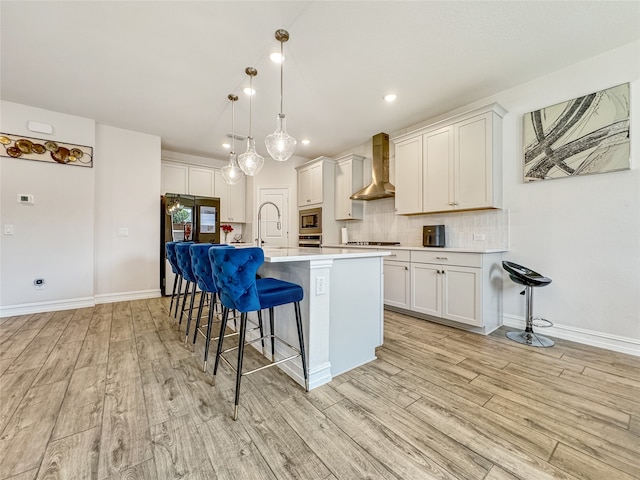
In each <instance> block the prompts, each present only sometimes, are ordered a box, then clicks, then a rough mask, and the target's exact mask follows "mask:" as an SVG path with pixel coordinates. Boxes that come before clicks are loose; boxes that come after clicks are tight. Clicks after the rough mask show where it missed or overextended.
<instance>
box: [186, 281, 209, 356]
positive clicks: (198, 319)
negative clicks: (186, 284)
mask: <svg viewBox="0 0 640 480" xmlns="http://www.w3.org/2000/svg"><path fill="white" fill-rule="evenodd" d="M194 284H195V282H194ZM195 293H196V289H195V287H194V289H193V293H192V294H191V309H190V310H189V317H188V318H187V328H186V330H185V331H184V343H185V344H186V343H187V341H188V340H189V329H190V328H191V313H192V312H193V300H194V297H195ZM203 306H204V292H200V302H199V303H198V316H197V317H196V324H195V328H194V331H195V332H196V333H198V325H200V318H201V317H202V307H203ZM193 343H194V344H195V343H196V338H195V335H194V337H193Z"/></svg>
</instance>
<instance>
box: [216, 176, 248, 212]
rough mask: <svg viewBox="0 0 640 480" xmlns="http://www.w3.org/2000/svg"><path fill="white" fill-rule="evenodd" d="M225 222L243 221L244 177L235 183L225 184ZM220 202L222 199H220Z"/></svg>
mask: <svg viewBox="0 0 640 480" xmlns="http://www.w3.org/2000/svg"><path fill="white" fill-rule="evenodd" d="M227 187H228V192H229V193H228V196H227V200H228V201H227V219H226V220H225V221H227V222H236V223H244V222H245V219H246V216H245V191H246V177H242V179H241V180H240V181H239V182H238V183H237V184H235V185H227ZM221 202H222V201H221Z"/></svg>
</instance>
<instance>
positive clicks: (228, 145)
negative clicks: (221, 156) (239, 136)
mask: <svg viewBox="0 0 640 480" xmlns="http://www.w3.org/2000/svg"><path fill="white" fill-rule="evenodd" d="M222 148H226V149H229V148H231V144H230V143H223V144H222Z"/></svg>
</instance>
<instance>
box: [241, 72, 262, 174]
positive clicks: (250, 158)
mask: <svg viewBox="0 0 640 480" xmlns="http://www.w3.org/2000/svg"><path fill="white" fill-rule="evenodd" d="M244 71H245V73H246V74H247V75H249V92H250V93H249V136H248V137H247V151H246V152H245V153H243V154H242V155H240V156H239V157H238V165H240V168H241V169H242V171H243V172H244V173H245V175H248V176H250V177H252V176H254V175H255V174H257V173H258V172H259V171H260V169H261V168H262V166H263V165H264V158H263V157H262V156H261V155H258V152H256V141H255V140H254V138H253V135H252V133H251V113H252V112H251V97H253V92H254V90H253V77H255V76H256V75H258V70H256V69H255V68H253V67H247V68H245V70H244Z"/></svg>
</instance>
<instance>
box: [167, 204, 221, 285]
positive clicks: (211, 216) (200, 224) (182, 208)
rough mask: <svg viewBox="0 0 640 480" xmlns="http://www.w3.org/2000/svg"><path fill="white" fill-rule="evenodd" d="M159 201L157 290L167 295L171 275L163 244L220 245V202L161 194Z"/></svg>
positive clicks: (171, 280) (171, 279) (170, 283)
mask: <svg viewBox="0 0 640 480" xmlns="http://www.w3.org/2000/svg"><path fill="white" fill-rule="evenodd" d="M160 200H161V201H160V290H161V291H162V293H163V294H164V295H170V294H171V288H173V273H172V271H171V266H170V265H169V261H168V260H167V258H166V251H165V243H166V242H187V241H192V242H196V243H220V199H219V198H216V197H200V196H196V195H182V194H177V193H165V194H164V195H163V196H162V197H160ZM167 289H168V290H169V291H167Z"/></svg>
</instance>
